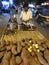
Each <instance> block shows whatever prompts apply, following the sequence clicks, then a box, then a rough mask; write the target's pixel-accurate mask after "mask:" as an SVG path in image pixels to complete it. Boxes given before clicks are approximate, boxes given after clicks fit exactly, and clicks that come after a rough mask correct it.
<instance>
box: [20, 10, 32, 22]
mask: <svg viewBox="0 0 49 65" xmlns="http://www.w3.org/2000/svg"><path fill="white" fill-rule="evenodd" d="M20 18H21V19H22V20H23V21H28V20H30V19H32V12H31V11H30V10H28V11H27V12H25V11H22V12H21V15H20Z"/></svg>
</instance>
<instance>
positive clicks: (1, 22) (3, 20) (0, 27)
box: [0, 14, 49, 40]
mask: <svg viewBox="0 0 49 65" xmlns="http://www.w3.org/2000/svg"><path fill="white" fill-rule="evenodd" d="M16 17H17V20H18V22H19V23H20V20H19V15H16ZM9 18H10V15H9V14H3V16H0V37H1V35H2V33H3V31H4V28H5V27H6V25H7V23H8V20H9ZM33 23H34V24H35V25H36V26H37V29H38V30H39V31H40V32H41V33H42V34H43V35H44V36H45V37H46V38H47V39H48V40H49V27H46V28H44V27H42V26H41V25H39V24H38V23H37V22H36V21H33Z"/></svg>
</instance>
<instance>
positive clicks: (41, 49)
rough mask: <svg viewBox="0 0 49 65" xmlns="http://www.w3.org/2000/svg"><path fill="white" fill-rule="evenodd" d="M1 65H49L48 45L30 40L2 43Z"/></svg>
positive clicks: (0, 46)
mask: <svg viewBox="0 0 49 65" xmlns="http://www.w3.org/2000/svg"><path fill="white" fill-rule="evenodd" d="M0 65H49V47H48V43H46V42H44V41H41V42H40V44H39V43H38V41H36V40H33V39H32V38H30V39H22V40H21V41H17V42H15V41H13V42H12V41H6V40H2V41H0Z"/></svg>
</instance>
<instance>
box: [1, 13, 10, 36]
mask: <svg viewBox="0 0 49 65" xmlns="http://www.w3.org/2000/svg"><path fill="white" fill-rule="evenodd" d="M8 19H9V15H8V14H3V15H2V16H1V15H0V37H1V36H2V34H3V32H4V29H5V27H6V25H7V23H8Z"/></svg>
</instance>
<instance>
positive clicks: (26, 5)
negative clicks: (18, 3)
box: [23, 3, 28, 12]
mask: <svg viewBox="0 0 49 65" xmlns="http://www.w3.org/2000/svg"><path fill="white" fill-rule="evenodd" d="M23 7H24V10H25V11H26V12H27V11H28V3H24V5H23Z"/></svg>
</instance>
